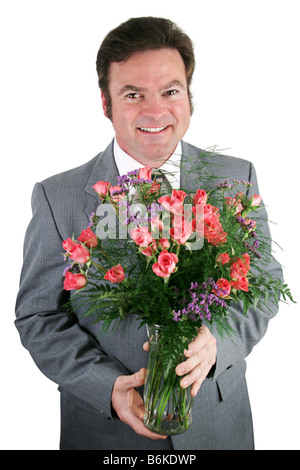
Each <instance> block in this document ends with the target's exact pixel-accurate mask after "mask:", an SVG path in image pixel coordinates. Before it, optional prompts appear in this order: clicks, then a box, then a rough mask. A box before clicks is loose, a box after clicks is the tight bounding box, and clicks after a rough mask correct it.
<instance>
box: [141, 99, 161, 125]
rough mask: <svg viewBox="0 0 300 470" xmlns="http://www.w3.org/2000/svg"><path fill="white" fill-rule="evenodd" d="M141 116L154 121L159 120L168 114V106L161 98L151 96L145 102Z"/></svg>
mask: <svg viewBox="0 0 300 470" xmlns="http://www.w3.org/2000/svg"><path fill="white" fill-rule="evenodd" d="M141 114H142V115H143V116H145V117H147V118H151V119H152V120H153V121H156V122H159V120H160V119H161V118H162V117H163V116H164V115H165V114H166V105H165V103H164V102H163V99H162V97H160V96H149V97H148V98H147V99H145V100H144V102H143V105H142V109H141Z"/></svg>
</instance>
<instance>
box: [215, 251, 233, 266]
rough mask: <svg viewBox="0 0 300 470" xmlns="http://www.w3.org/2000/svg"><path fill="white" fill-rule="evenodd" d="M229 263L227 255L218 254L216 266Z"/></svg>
mask: <svg viewBox="0 0 300 470" xmlns="http://www.w3.org/2000/svg"><path fill="white" fill-rule="evenodd" d="M229 261H230V256H229V254H228V253H220V254H219V255H218V256H217V258H216V262H217V263H218V264H227V263H228V262H229Z"/></svg>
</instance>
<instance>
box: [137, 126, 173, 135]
mask: <svg viewBox="0 0 300 470" xmlns="http://www.w3.org/2000/svg"><path fill="white" fill-rule="evenodd" d="M168 127H170V126H163V127H138V129H139V130H140V131H142V132H149V134H155V133H157V132H162V131H164V130H165V129H167V128H168Z"/></svg>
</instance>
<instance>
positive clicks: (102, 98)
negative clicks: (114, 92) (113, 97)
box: [101, 90, 108, 118]
mask: <svg viewBox="0 0 300 470" xmlns="http://www.w3.org/2000/svg"><path fill="white" fill-rule="evenodd" d="M101 101H102V109H103V112H104V116H105V117H107V118H108V116H107V112H106V110H107V100H106V98H105V96H104V93H103V91H102V90H101Z"/></svg>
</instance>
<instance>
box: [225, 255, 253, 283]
mask: <svg viewBox="0 0 300 470" xmlns="http://www.w3.org/2000/svg"><path fill="white" fill-rule="evenodd" d="M249 269H250V256H249V254H248V253H245V254H244V255H243V258H237V259H236V260H235V261H234V262H233V263H232V265H231V268H230V276H231V277H232V279H239V278H241V277H244V276H245V275H246V274H247V272H248V271H249Z"/></svg>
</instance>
